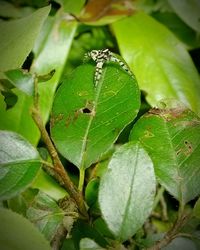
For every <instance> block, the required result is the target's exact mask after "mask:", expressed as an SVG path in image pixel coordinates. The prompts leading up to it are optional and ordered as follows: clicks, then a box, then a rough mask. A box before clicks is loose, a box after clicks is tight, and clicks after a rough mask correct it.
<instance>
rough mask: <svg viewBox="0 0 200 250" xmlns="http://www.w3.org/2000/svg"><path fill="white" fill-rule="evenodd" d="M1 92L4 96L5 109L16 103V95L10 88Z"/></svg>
mask: <svg viewBox="0 0 200 250" xmlns="http://www.w3.org/2000/svg"><path fill="white" fill-rule="evenodd" d="M1 94H2V96H3V97H4V101H5V105H6V107H5V109H6V110H8V109H10V108H12V107H13V106H15V104H16V103H17V96H16V95H15V94H14V93H13V92H12V91H11V90H7V91H1Z"/></svg>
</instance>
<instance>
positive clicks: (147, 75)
mask: <svg viewBox="0 0 200 250" xmlns="http://www.w3.org/2000/svg"><path fill="white" fill-rule="evenodd" d="M141 27H143V28H141ZM112 28H113V30H114V33H115V35H116V38H117V41H118V45H119V48H120V51H121V54H122V56H123V57H124V59H125V60H126V62H127V63H128V64H129V66H130V68H131V69H132V70H133V71H134V73H135V75H136V78H137V80H138V83H139V85H140V88H141V89H142V90H144V91H145V93H146V94H147V95H146V99H147V101H148V102H149V104H150V105H152V106H155V105H156V104H157V102H158V101H159V100H161V99H164V98H174V99H176V100H179V101H181V102H183V103H184V104H185V105H186V106H187V107H189V108H191V109H192V110H194V111H195V112H196V113H198V114H200V98H199V96H200V78H199V75H198V72H197V70H196V68H195V66H194V64H193V62H192V60H191V58H190V56H189V54H188V52H187V51H186V49H185V47H184V46H183V44H182V43H181V42H180V41H179V40H178V39H177V38H176V37H175V36H174V35H173V34H172V33H171V32H170V31H169V30H168V29H167V28H166V27H165V26H163V25H162V24H160V23H159V22H157V21H156V20H154V19H153V18H152V17H150V16H148V15H146V14H144V13H137V14H135V15H133V16H131V17H128V18H125V19H123V20H121V21H119V22H116V23H114V24H113V25H112ZM130 30H131V32H130Z"/></svg>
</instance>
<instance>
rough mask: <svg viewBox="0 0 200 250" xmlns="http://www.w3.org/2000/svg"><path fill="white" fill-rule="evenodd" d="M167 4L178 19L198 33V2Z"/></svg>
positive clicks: (186, 0)
mask: <svg viewBox="0 0 200 250" xmlns="http://www.w3.org/2000/svg"><path fill="white" fill-rule="evenodd" d="M168 2H169V4H170V5H171V7H172V8H173V10H174V11H175V13H176V14H177V15H179V16H180V18H181V19H182V20H183V21H184V22H185V23H187V24H188V25H189V26H190V27H191V28H193V29H194V30H196V31H198V32H199V31H200V22H199V20H200V2H199V0H190V1H188V0H176V1H174V0H168Z"/></svg>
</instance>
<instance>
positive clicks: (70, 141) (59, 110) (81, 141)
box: [51, 63, 140, 169]
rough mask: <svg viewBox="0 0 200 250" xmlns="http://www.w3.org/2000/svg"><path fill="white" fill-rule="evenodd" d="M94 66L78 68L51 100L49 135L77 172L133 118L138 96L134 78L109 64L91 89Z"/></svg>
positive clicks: (87, 164) (97, 155)
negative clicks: (75, 167) (52, 100)
mask: <svg viewBox="0 0 200 250" xmlns="http://www.w3.org/2000/svg"><path fill="white" fill-rule="evenodd" d="M94 70H95V66H94V65H93V64H90V63H86V64H84V65H81V66H79V67H78V68H76V70H75V71H74V72H73V73H72V74H71V76H70V77H68V78H67V79H66V80H65V81H64V82H63V84H62V85H61V87H60V88H59V89H58V92H57V94H56V96H55V99H54V104H53V110H52V118H51V136H52V138H53V140H54V143H55V145H56V147H57V149H58V151H59V152H60V153H61V154H62V155H63V156H65V157H66V158H67V159H68V160H70V161H71V162H72V163H74V164H75V165H76V166H77V167H78V168H79V169H81V168H82V169H85V168H87V167H89V166H90V165H91V164H92V163H94V162H96V161H97V160H98V159H99V157H100V156H101V154H102V153H104V152H105V151H106V150H108V149H109V148H110V147H111V145H112V144H113V142H114V141H115V140H116V138H117V136H118V135H119V133H120V132H121V130H122V129H123V128H124V127H125V126H126V125H127V124H128V123H130V122H131V121H132V120H133V119H134V118H135V116H136V114H137V112H138V110H139V106H140V93H139V89H138V86H137V82H136V79H135V78H132V77H131V76H130V75H129V74H127V73H126V72H125V71H124V70H123V69H121V68H120V66H118V65H116V64H114V63H109V64H107V65H106V66H105V67H104V69H103V74H102V77H101V80H100V81H99V84H98V87H97V88H95V87H94Z"/></svg>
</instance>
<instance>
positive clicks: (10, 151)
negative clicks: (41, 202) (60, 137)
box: [0, 131, 41, 200]
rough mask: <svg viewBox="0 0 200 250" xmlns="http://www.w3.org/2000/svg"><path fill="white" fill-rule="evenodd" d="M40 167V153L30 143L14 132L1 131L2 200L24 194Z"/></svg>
mask: <svg viewBox="0 0 200 250" xmlns="http://www.w3.org/2000/svg"><path fill="white" fill-rule="evenodd" d="M40 166H41V163H40V158H39V155H38V152H37V150H36V149H35V148H34V147H33V146H32V145H31V144H30V143H29V142H27V141H26V140H25V139H24V138H23V137H21V136H20V135H18V134H16V133H14V132H9V131H0V180H1V182H0V200H5V199H9V198H12V197H14V196H16V195H18V194H19V193H21V192H23V191H24V190H25V189H26V188H27V187H28V186H30V185H31V183H32V181H33V180H34V178H35V176H36V175H37V173H38V171H39V169H40Z"/></svg>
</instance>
